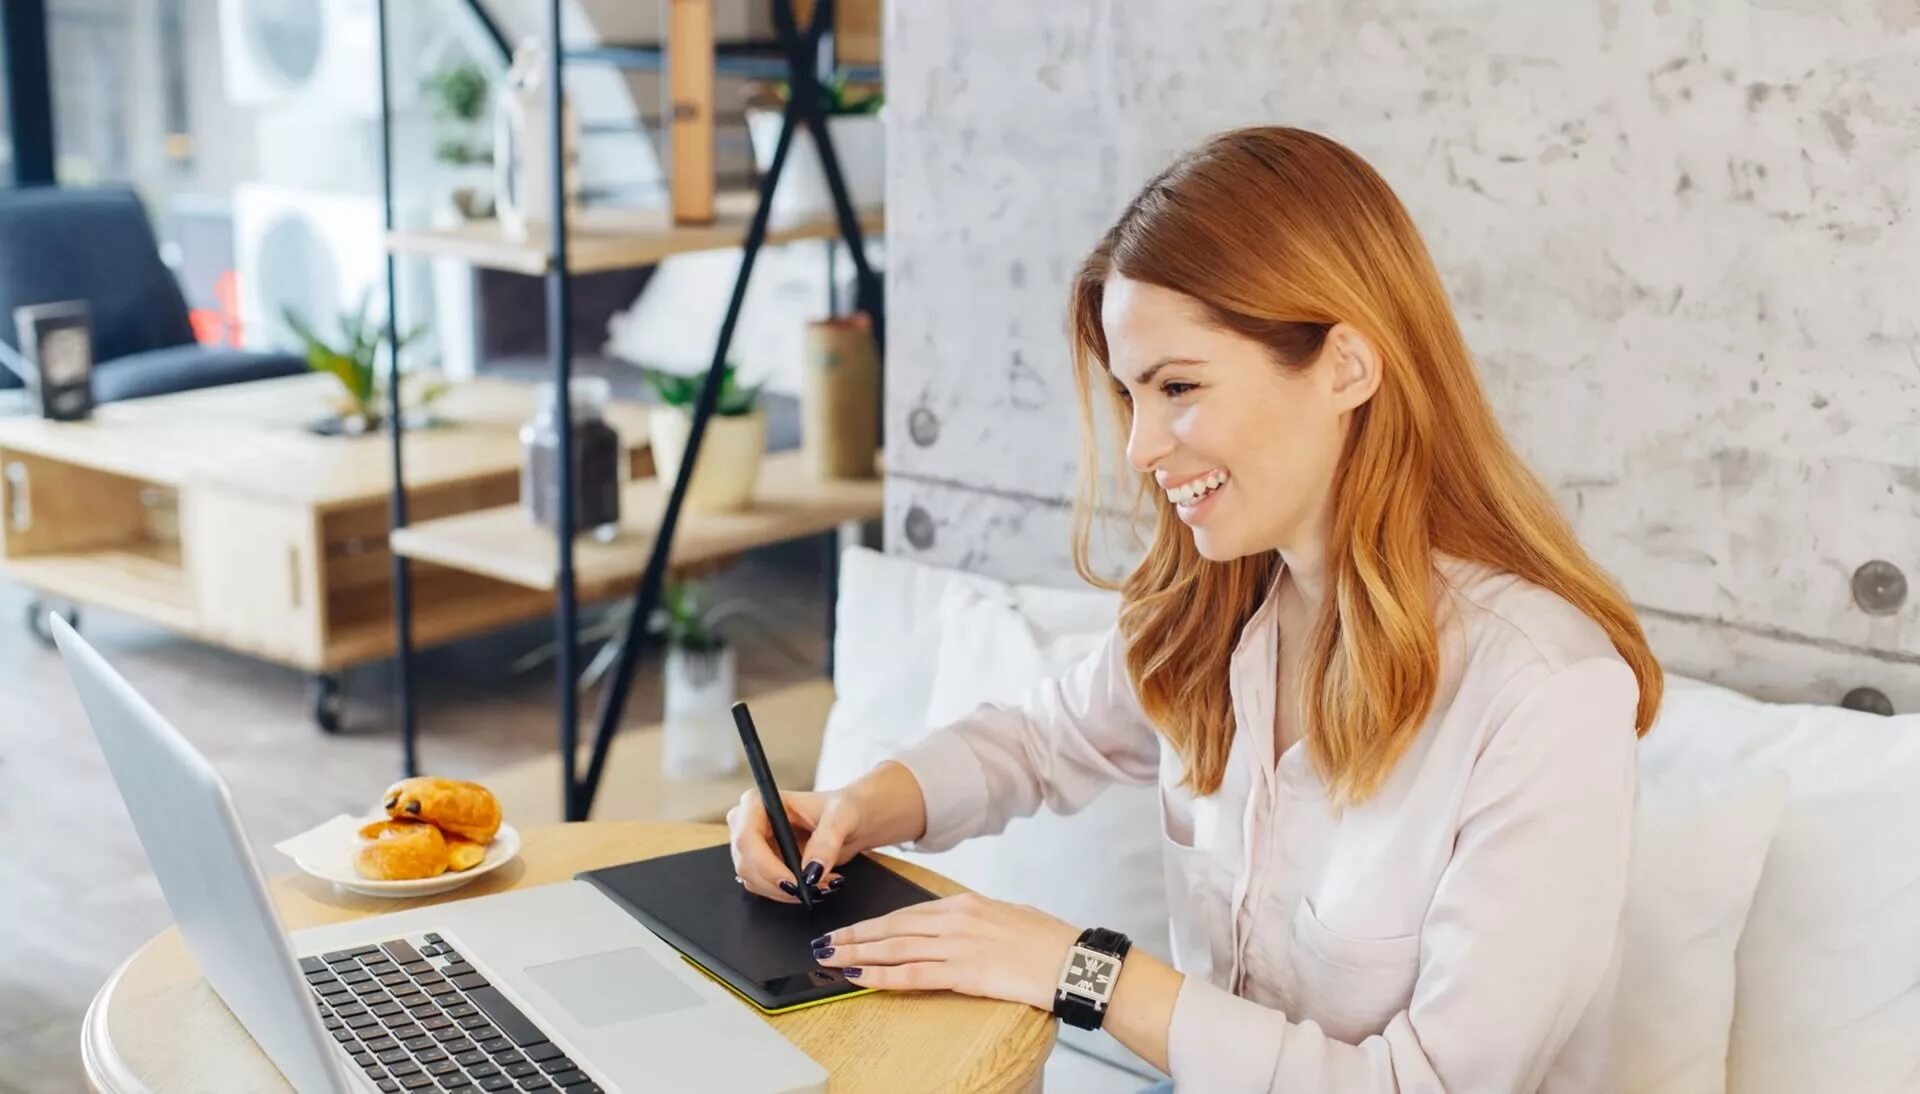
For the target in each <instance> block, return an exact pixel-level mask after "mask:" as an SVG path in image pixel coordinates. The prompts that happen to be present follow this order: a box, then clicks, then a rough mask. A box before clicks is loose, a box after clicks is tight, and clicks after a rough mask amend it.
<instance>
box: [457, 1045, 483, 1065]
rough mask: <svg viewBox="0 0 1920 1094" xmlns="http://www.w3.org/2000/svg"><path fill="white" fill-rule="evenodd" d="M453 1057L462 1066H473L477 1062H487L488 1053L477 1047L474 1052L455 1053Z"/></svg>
mask: <svg viewBox="0 0 1920 1094" xmlns="http://www.w3.org/2000/svg"><path fill="white" fill-rule="evenodd" d="M453 1059H454V1062H456V1063H458V1064H459V1065H460V1066H461V1067H472V1066H474V1065H475V1064H484V1063H486V1062H487V1054H486V1053H484V1052H481V1051H480V1050H479V1049H475V1050H473V1051H472V1052H459V1053H455V1054H454V1057H453Z"/></svg>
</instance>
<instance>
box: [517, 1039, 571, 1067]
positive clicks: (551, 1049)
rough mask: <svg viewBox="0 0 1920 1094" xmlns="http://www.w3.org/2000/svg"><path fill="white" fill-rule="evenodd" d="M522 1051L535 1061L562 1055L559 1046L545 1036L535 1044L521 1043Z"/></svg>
mask: <svg viewBox="0 0 1920 1094" xmlns="http://www.w3.org/2000/svg"><path fill="white" fill-rule="evenodd" d="M520 1051H522V1052H524V1053H526V1054H527V1059H529V1060H532V1061H533V1062H535V1063H539V1062H541V1061H543V1060H552V1059H555V1058H556V1057H558V1056H560V1055H561V1052H560V1049H559V1047H558V1046H556V1045H554V1044H552V1043H550V1042H548V1041H547V1040H546V1039H545V1038H542V1039H540V1040H539V1041H536V1042H534V1043H533V1044H529V1045H521V1046H520Z"/></svg>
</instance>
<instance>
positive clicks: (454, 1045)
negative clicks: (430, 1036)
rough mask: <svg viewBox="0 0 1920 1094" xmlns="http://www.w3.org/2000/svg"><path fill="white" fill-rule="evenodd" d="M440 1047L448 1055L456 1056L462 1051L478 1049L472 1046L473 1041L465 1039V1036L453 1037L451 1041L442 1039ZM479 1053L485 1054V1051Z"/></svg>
mask: <svg viewBox="0 0 1920 1094" xmlns="http://www.w3.org/2000/svg"><path fill="white" fill-rule="evenodd" d="M440 1049H441V1051H443V1052H445V1053H446V1054H447V1055H449V1056H458V1055H460V1054H461V1053H464V1052H475V1051H478V1050H477V1049H476V1048H475V1047H474V1044H473V1042H472V1041H469V1040H467V1039H466V1038H465V1037H455V1038H454V1039H453V1040H451V1041H442V1042H440ZM480 1055H482V1056H485V1055H486V1053H484V1052H482V1053H480Z"/></svg>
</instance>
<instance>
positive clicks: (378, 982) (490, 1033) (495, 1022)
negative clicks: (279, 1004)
mask: <svg viewBox="0 0 1920 1094" xmlns="http://www.w3.org/2000/svg"><path fill="white" fill-rule="evenodd" d="M300 971H301V972H303V973H305V974H306V977H307V984H308V985H309V986H310V987H312V989H313V998H314V1005H315V1006H316V1007H318V1008H319V1010H320V1018H321V1020H322V1021H323V1022H324V1023H325V1024H326V1027H327V1033H328V1034H329V1035H331V1036H332V1037H333V1039H334V1040H335V1041H336V1042H338V1043H339V1045H340V1047H341V1049H342V1050H344V1051H345V1052H346V1053H347V1055H348V1056H350V1057H352V1058H353V1063H354V1066H355V1067H358V1068H359V1069H360V1070H361V1072H362V1073H364V1074H365V1075H366V1076H367V1078H368V1079H369V1080H371V1081H372V1082H373V1084H374V1085H375V1086H377V1087H379V1088H380V1089H381V1090H382V1091H384V1092H386V1094H399V1092H401V1091H431V1090H467V1091H482V1090H484V1091H553V1092H554V1094H562V1092H564V1094H600V1087H598V1086H596V1085H595V1084H594V1083H593V1081H592V1080H590V1079H588V1078H587V1076H586V1075H585V1074H584V1073H582V1072H581V1071H580V1069H579V1068H578V1067H577V1066H575V1065H574V1062H573V1061H572V1060H570V1059H568V1058H567V1056H566V1054H565V1053H563V1052H561V1051H560V1049H559V1047H558V1046H556V1045H555V1044H553V1043H552V1042H551V1041H549V1040H548V1039H547V1036H546V1034H544V1033H542V1032H541V1031H540V1027H539V1026H536V1025H534V1024H533V1022H532V1020H531V1019H529V1018H528V1017H527V1016H526V1015H525V1014H523V1013H522V1012H521V1011H520V1008H519V1007H516V1006H514V1005H513V1004H512V1003H511V1002H509V1001H508V1000H507V997H506V996H504V995H502V994H500V990H499V989H498V988H495V987H494V986H493V985H491V984H489V983H487V981H486V978H485V977H483V976H481V975H480V974H479V973H478V972H476V971H474V968H473V966H472V965H470V964H468V963H467V962H466V961H464V960H463V959H462V958H461V957H460V954H459V953H458V952H456V951H455V950H454V948H453V947H452V946H449V945H448V944H447V943H446V942H445V941H444V940H443V939H441V937H440V936H439V935H437V934H425V935H419V936H415V937H412V938H396V939H394V940H393V941H391V942H383V943H381V944H380V945H377V946H357V947H355V948H353V949H349V950H336V951H334V952H333V953H327V954H321V955H320V956H318V957H303V958H301V959H300Z"/></svg>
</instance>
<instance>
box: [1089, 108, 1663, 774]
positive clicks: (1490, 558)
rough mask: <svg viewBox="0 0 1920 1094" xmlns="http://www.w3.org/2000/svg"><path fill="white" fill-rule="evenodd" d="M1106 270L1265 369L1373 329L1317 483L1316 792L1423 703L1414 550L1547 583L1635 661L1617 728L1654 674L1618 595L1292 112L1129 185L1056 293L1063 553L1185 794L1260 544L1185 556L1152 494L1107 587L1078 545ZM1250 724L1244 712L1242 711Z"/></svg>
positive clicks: (1433, 298) (1390, 744)
mask: <svg viewBox="0 0 1920 1094" xmlns="http://www.w3.org/2000/svg"><path fill="white" fill-rule="evenodd" d="M1114 273H1118V274H1121V275H1123V276H1125V277H1127V278H1129V279H1131V280H1135V281H1142V282H1147V283H1151V284H1154V285H1158V286H1161V287H1163V288H1167V289H1172V290H1174V291H1176V292H1180V293H1184V294H1185V295H1187V296H1190V297H1192V298H1194V299H1195V300H1197V301H1199V302H1200V303H1201V304H1202V305H1203V306H1204V307H1205V308H1206V309H1207V310H1208V311H1209V312H1210V313H1211V315H1212V317H1213V318H1214V320H1215V321H1217V322H1218V323H1220V324H1221V325H1222V326H1223V327H1225V328H1226V329H1229V330H1233V331H1236V332H1238V333H1240V334H1243V335H1246V336H1248V337H1250V338H1254V339H1256V340H1258V341H1260V342H1262V343H1264V344H1265V345H1266V346H1267V347H1268V348H1269V350H1270V351H1271V352H1272V355H1273V357H1274V358H1275V360H1276V362H1277V364H1278V365H1279V367H1283V368H1301V367H1305V366H1306V365H1307V364H1309V363H1310V362H1312V361H1313V360H1314V358H1315V356H1316V354H1317V353H1318V352H1319V349H1320V346H1321V344H1322V342H1323V341H1324V339H1325V336H1326V333H1327V331H1328V330H1329V329H1331V327H1332V326H1333V325H1334V324H1336V323H1346V324H1348V325H1350V326H1352V327H1354V328H1355V329H1357V330H1359V331H1360V332H1361V333H1363V334H1364V335H1366V337H1367V338H1368V339H1369V340H1370V341H1371V342H1372V343H1373V345H1374V347H1375V349H1376V350H1377V352H1378V354H1379V356H1380V361H1381V368H1382V379H1381V383H1380V387H1379V390H1378V391H1377V392H1376V393H1375V394H1374V396H1373V398H1372V399H1371V400H1369V402H1368V403H1367V404H1366V405H1365V406H1363V407H1362V408H1361V409H1360V410H1358V411H1357V412H1356V413H1355V416H1354V420H1353V428H1352V430H1351V432H1350V433H1349V436H1348V439H1347V446H1346V451H1345V453H1344V454H1343V457H1342V459H1341V461H1340V470H1339V472H1338V481H1337V482H1336V484H1335V496H1334V507H1333V533H1332V542H1331V543H1329V544H1328V551H1327V556H1326V558H1327V573H1326V588H1327V591H1328V595H1327V597H1326V600H1325V607H1324V609H1323V614H1322V617H1321V619H1320V620H1319V622H1318V625H1317V627H1316V628H1315V630H1314V632H1313V635H1312V638H1311V642H1312V649H1311V650H1310V651H1309V654H1308V657H1307V660H1306V675H1305V689H1306V695H1305V702H1304V713H1305V715H1306V724H1305V725H1304V726H1303V727H1302V734H1303V736H1304V739H1305V740H1306V742H1307V749H1308V754H1309V756H1310V757H1311V758H1312V760H1313V763H1314V765H1315V767H1316V768H1317V769H1318V771H1319V772H1320V774H1321V776H1322V778H1323V779H1325V780H1326V782H1327V783H1328V785H1329V787H1330V788H1331V790H1332V791H1333V793H1334V796H1335V798H1336V800H1341V801H1349V802H1351V801H1360V800H1364V799H1365V798H1366V797H1368V796H1369V795H1371V794H1372V793H1373V792H1374V791H1375V790H1376V789H1378V787H1379V786H1380V784H1381V782H1382V781H1383V780H1384V779H1385V778H1386V777H1387V774H1388V773H1389V772H1390V771H1391V770H1392V769H1393V765H1394V763H1395V762H1396V761H1397V760H1398V759H1399V758H1400V755H1401V754H1402V753H1403V752H1404V751H1405V750H1406V748H1407V745H1408V743H1409V742H1411V741H1412V739H1413V737H1414V735H1415V734H1416V733H1418V732H1419V729H1420V726H1421V725H1422V723H1424V722H1425V720H1426V718H1427V715H1428V713H1429V709H1430V708H1431V706H1432V704H1433V696H1434V691H1435V689H1436V687H1437V686H1438V682H1439V675H1440V655H1439V643H1438V637H1437V633H1436V629H1437V621H1436V620H1435V618H1434V613H1433V609H1432V605H1433V604H1434V602H1435V601H1434V599H1433V595H1432V594H1433V590H1432V587H1431V586H1432V582H1433V581H1434V580H1435V576H1436V575H1435V572H1434V569H1433V564H1434V558H1435V555H1436V553H1441V554H1446V555H1451V556H1454V557H1457V558H1461V559H1467V560H1471V561H1476V562H1481V563H1485V564H1487V565H1489V566H1492V567H1494V568H1496V569H1498V570H1502V571H1505V572H1507V573H1512V574H1515V575H1518V576H1519V577H1522V578H1525V579H1526V580H1528V581H1530V582H1532V583H1534V584H1535V585H1538V586H1540V587H1541V588H1544V589H1547V590H1549V591H1551V592H1553V593H1556V594H1558V595H1559V596H1560V597H1562V598H1563V599H1565V600H1566V601H1567V602H1569V603H1570V604H1572V605H1573V606H1574V607H1576V608H1578V609H1579V610H1580V611H1582V612H1584V613H1585V614H1586V615H1587V616H1589V617H1590V618H1592V619H1593V620H1594V621H1595V622H1596V623H1598V624H1599V625H1600V626H1601V627H1602V628H1604V629H1605V630H1606V632H1607V634H1608V635H1609V637H1611V638H1612V640H1613V644H1614V647H1615V648H1616V649H1617V650H1619V652H1620V656H1621V657H1622V658H1624V659H1625V660H1626V662H1627V664H1628V665H1630V666H1631V667H1632V668H1633V671H1634V674H1635V675H1636V676H1637V677H1639V683H1640V703H1639V710H1638V713H1637V716H1636V718H1635V729H1636V730H1637V731H1638V732H1640V733H1643V734H1644V733H1645V732H1646V731H1647V729H1648V728H1649V727H1650V726H1651V725H1652V724H1653V718H1654V714H1655V712H1656V711H1657V710H1658V709H1659V705H1660V695H1661V688H1662V679H1661V672H1660V667H1659V665H1658V663H1657V662H1656V661H1655V660H1654V657H1653V654H1652V653H1651V651H1649V650H1648V648H1647V643H1646V637H1645V635H1644V634H1643V633H1642V632H1641V629H1640V624H1639V622H1638V620H1636V619H1635V618H1634V614H1633V611H1632V609H1631V607H1630V606H1629V605H1628V603H1627V600H1626V598H1625V596H1623V595H1622V594H1621V592H1620V590H1619V589H1618V588H1617V587H1616V586H1615V585H1614V583H1613V582H1612V581H1611V580H1610V579H1609V578H1608V577H1607V575H1606V574H1605V573H1603V572H1602V571H1601V570H1600V568H1599V567H1598V566H1596V565H1595V564H1594V562H1593V560H1592V559H1590V558H1588V557H1587V554H1586V552H1585V551H1584V550H1582V549H1581V547H1580V544H1579V541H1578V540H1577V539H1576V538H1575V537H1574V534H1573V531H1572V529H1571V528H1570V527H1568V525H1567V522H1566V521H1565V519H1564V518H1562V516H1561V515H1560V512H1559V510H1558V509H1556V508H1555V506H1554V504H1553V501H1552V499H1551V497H1550V496H1549V494H1548V493H1547V491H1546V489H1545V488H1544V487H1543V486H1542V485H1541V483H1540V481H1539V480H1538V479H1537V478H1536V477H1535V476H1534V474H1533V473H1532V472H1531V471H1530V470H1529V469H1528V468H1527V467H1526V465H1525V464H1524V463H1523V462H1522V461H1521V460H1520V458H1519V456H1518V455H1516V454H1515V453H1514V451H1513V449H1512V447H1511V446H1510V445H1508V443H1507V440H1506V437H1505V436H1504V435H1503V434H1502V433H1501V430H1500V426H1499V423H1498V422H1497V421H1496V420H1495V419H1494V415H1493V411H1492V409H1491V408H1490V407H1489V406H1488V404H1487V399H1486V396H1485V394H1484V393H1483V392H1482V390H1481V388H1480V383H1479V380H1478V378H1477V377H1476V375H1475V373H1474V367H1473V361H1472V359H1471V357H1470V356H1469V355H1468V353H1467V347H1466V343H1465V341H1464V340H1463V339H1462V338H1461V336H1460V330H1459V327H1458V325H1457V324H1456V323H1455V322H1454V317H1453V311H1452V309H1451V307H1450V306H1449V305H1448V303H1447V297H1446V292H1445V290H1444V289H1443V288H1442V287H1441V283H1440V277H1439V275H1438V273H1437V272H1436V271H1435V270H1434V267H1433V260H1432V259H1431V258H1430V257H1429V256H1428V254H1427V250H1426V246H1425V244H1424V243H1423V242H1422V241H1421V239H1420V235H1419V232H1418V231H1417V230H1415V228H1414V226H1413V222H1412V220H1411V219H1410V218H1409V217H1408V216H1407V212H1406V210H1405V209H1404V208H1403V207H1402V206H1401V204H1400V201H1399V199H1398V198H1396V197H1395V196H1394V194H1393V191H1392V190H1391V189H1389V188H1388V186H1387V184H1386V182H1385V181H1384V180H1382V179H1381V178H1380V176H1379V175H1378V174H1377V173H1375V172H1374V170H1373V169H1372V168H1371V167H1369V166H1368V165H1367V164H1366V162H1365V161H1363V160H1362V159H1360V157H1359V156H1357V155H1355V154H1354V153H1353V152H1351V151H1349V150H1348V149H1347V148H1345V147H1343V146H1342V145H1340V144H1338V143H1336V142H1334V141H1331V140H1328V139H1327V138H1325V137H1322V136H1319V135H1317V134H1314V133H1309V132H1305V131H1303V130H1299V129H1288V128H1280V127H1261V128H1252V129H1241V130H1236V131H1234V132H1230V133H1224V134H1221V135H1220V136H1217V137H1215V138H1213V139H1212V140H1210V141H1208V142H1207V143H1206V144H1204V145H1202V146H1201V147H1199V148H1197V149H1195V150H1194V151H1192V152H1191V153H1189V154H1187V155H1186V156H1184V157H1183V158H1182V159H1180V160H1179V162H1177V163H1175V164H1174V165H1173V166H1172V167H1170V168H1168V169H1167V170H1166V171H1165V172H1163V173H1162V174H1161V175H1160V176H1159V177H1158V178H1156V179H1154V180H1153V181H1152V182H1150V183H1149V184H1148V185H1147V186H1146V188H1145V189H1144V190H1142V191H1141V192H1140V194H1139V196H1137V197H1136V198H1134V200H1133V202H1132V203H1131V204H1129V205H1128V206H1127V208H1126V210H1125V212H1123V213H1122V214H1121V216H1120V218H1119V221H1118V222H1117V223H1116V224H1115V225H1114V226H1113V227H1112V229H1110V230H1109V231H1108V232H1107V234H1106V236H1105V237H1104V238H1102V239H1101V241H1100V243H1099V245H1098V246H1096V247H1095V248H1094V251H1093V253H1092V254H1091V255H1089V256H1088V257H1087V260H1086V261H1085V263H1083V264H1082V266H1081V268H1080V271H1079V274H1078V276H1077V277H1076V279H1075V281H1074V284H1073V290H1072V302H1071V313H1072V331H1071V333H1072V338H1073V343H1074V357H1075V368H1074V379H1075V386H1076V388H1077V390H1078V395H1079V401H1080V409H1081V417H1082V420H1083V424H1084V426H1085V429H1084V433H1083V436H1084V439H1085V445H1086V458H1085V459H1083V460H1082V461H1081V498H1080V504H1079V505H1078V506H1077V511H1076V520H1075V535H1074V561H1075V563H1076V565H1077V566H1078V568H1079V570H1080V573H1081V575H1082V576H1083V577H1085V578H1086V579H1087V580H1089V581H1093V582H1095V583H1097V584H1103V585H1106V586H1108V587H1117V588H1119V589H1120V591H1121V593H1122V607H1121V611H1120V627H1121V630H1122V632H1123V634H1124V635H1125V637H1126V639H1127V669H1128V672H1129V674H1130V676H1131V677H1132V680H1133V684H1134V688H1135V690H1136V692H1137V693H1138V695H1139V698H1140V703H1141V705H1142V707H1143V708H1144V709H1145V711H1146V713H1147V715H1148V716H1149V717H1150V718H1151V719H1152V720H1153V721H1154V723H1155V724H1156V725H1158V726H1159V727H1160V729H1161V731H1162V732H1163V733H1165V734H1166V736H1167V738H1168V739H1169V741H1170V742H1171V743H1172V744H1173V745H1174V747H1175V748H1176V749H1177V750H1178V751H1179V753H1180V755H1181V756H1182V758H1183V759H1184V761H1185V766H1186V771H1187V773H1186V777H1185V782H1186V785H1187V786H1188V787H1189V789H1191V790H1193V791H1194V792H1196V793H1199V794H1211V793H1213V792H1214V791H1215V790H1216V789H1218V788H1219V786H1220V780H1221V777H1222V775H1223V773H1224V771H1225V767H1226V759H1227V752H1228V748H1229V746H1230V745H1231V744H1232V739H1233V726H1234V720H1233V706H1232V702H1231V699H1230V696H1229V693H1228V683H1227V681H1228V672H1227V666H1228V659H1229V658H1230V657H1231V655H1232V653H1233V650H1234V647H1235V645H1236V643H1237V642H1238V640H1239V635H1240V631H1241V629H1242V627H1244V625H1245V624H1246V622H1247V620H1248V619H1249V618H1250V617H1251V616H1252V614H1253V612H1254V611H1255V610H1256V609H1257V608H1258V607H1259V605H1260V602H1261V600H1262V599H1263V597H1264V596H1265V594H1266V592H1267V591H1268V589H1269V587H1270V586H1271V584H1272V582H1273V580H1274V578H1275V576H1276V575H1277V572H1278V570H1277V567H1278V565H1279V559H1278V557H1277V556H1276V555H1274V554H1273V553H1271V552H1268V553H1264V554H1261V555H1257V556H1248V557H1245V558H1240V559H1235V560H1233V561H1231V562H1223V563H1216V562H1210V561H1208V560H1206V559H1204V558H1202V557H1201V556H1200V554H1199V552H1198V551H1197V550H1196V549H1195V547H1194V544H1193V538H1192V536H1191V534H1190V533H1189V532H1188V531H1187V529H1186V528H1185V526H1184V525H1182V524H1181V523H1180V521H1179V519H1178V517H1176V516H1175V514H1174V512H1173V507H1172V505H1171V504H1170V503H1168V502H1167V501H1166V498H1165V495H1164V493H1163V492H1160V491H1157V490H1153V489H1151V486H1152V483H1151V479H1150V478H1149V477H1148V476H1139V478H1138V481H1137V483H1136V485H1137V487H1138V488H1139V492H1138V496H1137V497H1136V501H1135V504H1136V512H1137V506H1138V505H1139V503H1140V502H1142V501H1148V502H1149V503H1150V504H1153V505H1154V506H1155V507H1156V509H1157V514H1156V519H1155V528H1154V533H1153V540H1152V543H1151V544H1150V545H1149V546H1148V549H1147V552H1146V556H1145V558H1144V559H1143V560H1142V561H1141V562H1140V564H1139V566H1138V567H1137V568H1135V569H1134V570H1133V572H1132V573H1131V574H1130V575H1129V576H1128V577H1127V578H1126V579H1125V580H1124V581H1123V582H1121V583H1119V584H1118V585H1117V586H1116V585H1114V583H1112V582H1108V581H1103V580H1102V579H1101V578H1100V577H1099V575H1098V574H1097V573H1096V572H1095V568H1094V567H1093V566H1092V564H1091V563H1090V561H1089V554H1090V549H1089V540H1090V538H1091V531H1092V526H1093V523H1094V521H1095V520H1096V519H1098V518H1097V514H1098V512H1099V510H1100V501H1099V486H1100V482H1101V480H1102V472H1101V470H1100V453H1099V451H1098V449H1099V445H1098V443H1097V440H1096V435H1097V434H1096V430H1095V428H1094V410H1093V407H1094V400H1095V398H1096V395H1095V390H1094V389H1096V388H1098V389H1099V392H1100V395H1099V396H1097V397H1099V398H1104V399H1106V400H1107V403H1108V406H1109V409H1110V411H1111V412H1112V413H1113V414H1114V415H1115V421H1116V423H1117V424H1118V426H1119V427H1120V434H1121V436H1123V437H1124V436H1125V435H1126V432H1127V428H1128V425H1129V422H1128V420H1127V415H1128V409H1127V407H1126V405H1125V403H1124V402H1123V401H1122V400H1120V399H1118V398H1115V397H1114V395H1113V384H1112V382H1111V380H1110V379H1109V378H1108V375H1107V372H1106V365H1107V345H1106V337H1105V334H1104V331H1103V329H1102V327H1101V322H1100V311H1101V301H1102V294H1103V292H1104V288H1105V284H1106V280H1107V277H1108V276H1109V275H1110V274H1114ZM1260 728H1261V729H1262V730H1263V731H1264V730H1265V729H1266V727H1260Z"/></svg>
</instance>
